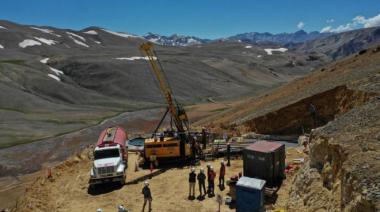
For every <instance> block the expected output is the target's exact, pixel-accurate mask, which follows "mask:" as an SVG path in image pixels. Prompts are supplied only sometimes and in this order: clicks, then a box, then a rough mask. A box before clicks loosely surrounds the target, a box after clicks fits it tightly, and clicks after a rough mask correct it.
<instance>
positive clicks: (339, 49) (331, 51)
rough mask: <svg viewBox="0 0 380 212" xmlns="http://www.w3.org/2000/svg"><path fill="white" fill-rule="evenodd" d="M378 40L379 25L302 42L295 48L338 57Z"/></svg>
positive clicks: (379, 34)
mask: <svg viewBox="0 0 380 212" xmlns="http://www.w3.org/2000/svg"><path fill="white" fill-rule="evenodd" d="M379 42H380V27H374V28H366V29H359V30H352V31H348V32H343V33H339V34H332V35H330V36H327V37H324V38H321V39H316V40H311V41H307V42H305V43H303V44H302V45H300V46H299V47H298V48H297V49H298V50H299V51H301V52H306V53H311V52H319V53H323V54H327V55H329V56H330V57H331V58H333V59H334V60H335V59H339V58H343V57H346V56H348V55H351V54H353V53H355V52H358V51H360V50H362V49H366V48H369V47H371V46H372V45H373V44H374V43H379Z"/></svg>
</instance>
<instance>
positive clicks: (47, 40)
mask: <svg viewBox="0 0 380 212" xmlns="http://www.w3.org/2000/svg"><path fill="white" fill-rule="evenodd" d="M34 38H35V39H36V40H38V41H40V42H41V43H44V44H47V45H49V46H51V45H54V44H56V43H58V42H57V41H55V40H49V39H46V38H39V37H34Z"/></svg>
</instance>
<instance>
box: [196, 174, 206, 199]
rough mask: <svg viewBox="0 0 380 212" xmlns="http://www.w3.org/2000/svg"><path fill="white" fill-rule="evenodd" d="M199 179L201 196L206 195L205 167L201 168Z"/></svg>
mask: <svg viewBox="0 0 380 212" xmlns="http://www.w3.org/2000/svg"><path fill="white" fill-rule="evenodd" d="M197 179H198V184H199V196H200V197H203V196H204V195H206V185H205V183H206V182H205V181H206V175H205V173H204V169H203V168H201V169H200V171H199V174H198V176H197ZM202 189H203V194H202Z"/></svg>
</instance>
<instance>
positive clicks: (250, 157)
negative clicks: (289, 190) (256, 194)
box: [243, 141, 285, 186]
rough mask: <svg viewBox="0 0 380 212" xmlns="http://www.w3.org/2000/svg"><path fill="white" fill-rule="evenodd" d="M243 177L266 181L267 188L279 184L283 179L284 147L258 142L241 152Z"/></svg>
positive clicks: (275, 143) (279, 144)
mask: <svg viewBox="0 0 380 212" xmlns="http://www.w3.org/2000/svg"><path fill="white" fill-rule="evenodd" d="M243 171H244V176H247V177H251V178H258V179H262V180H265V181H266V184H267V185H268V186H275V185H277V184H280V183H281V181H282V179H284V171H285V145H284V144H281V143H277V142H267V141H258V142H256V143H254V144H252V145H250V146H248V147H246V148H245V149H244V150H243Z"/></svg>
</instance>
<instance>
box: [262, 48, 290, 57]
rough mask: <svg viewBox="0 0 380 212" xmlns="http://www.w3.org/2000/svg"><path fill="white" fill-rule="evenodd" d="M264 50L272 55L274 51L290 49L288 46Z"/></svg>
mask: <svg viewBox="0 0 380 212" xmlns="http://www.w3.org/2000/svg"><path fill="white" fill-rule="evenodd" d="M264 51H265V52H266V53H267V54H268V55H272V54H273V52H286V51H288V49H287V48H278V49H264Z"/></svg>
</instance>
